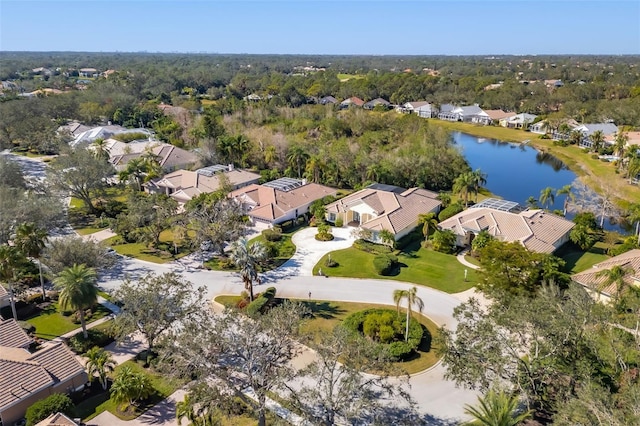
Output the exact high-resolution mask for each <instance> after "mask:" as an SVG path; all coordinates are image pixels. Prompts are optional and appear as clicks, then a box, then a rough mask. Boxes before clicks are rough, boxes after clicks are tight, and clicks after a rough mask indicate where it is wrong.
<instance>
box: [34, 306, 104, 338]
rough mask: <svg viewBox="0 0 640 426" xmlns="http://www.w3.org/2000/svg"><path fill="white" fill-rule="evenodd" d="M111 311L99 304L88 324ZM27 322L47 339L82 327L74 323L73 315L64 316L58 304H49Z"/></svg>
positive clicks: (39, 335) (40, 335)
mask: <svg viewBox="0 0 640 426" xmlns="http://www.w3.org/2000/svg"><path fill="white" fill-rule="evenodd" d="M110 313H111V311H110V310H108V309H107V308H105V307H104V306H102V305H98V306H97V307H96V308H95V310H94V312H93V314H92V315H91V318H90V319H89V320H87V324H89V323H91V322H93V321H96V320H98V319H100V318H103V317H105V316H107V315H109V314H110ZM27 322H28V323H29V324H31V325H33V326H34V327H35V328H36V332H35V335H36V336H37V337H40V338H41V339H45V340H52V339H55V338H56V337H58V336H60V335H62V334H65V333H68V332H70V331H72V330H75V329H77V328H80V324H74V323H73V321H71V316H64V315H62V314H61V313H60V311H59V310H58V304H57V303H54V304H51V305H49V307H47V308H46V309H45V310H44V311H42V312H41V313H40V315H38V316H36V317H33V318H29V319H28V320H27Z"/></svg>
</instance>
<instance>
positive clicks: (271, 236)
mask: <svg viewBox="0 0 640 426" xmlns="http://www.w3.org/2000/svg"><path fill="white" fill-rule="evenodd" d="M262 236H263V237H264V239H265V240H267V241H269V242H275V241H280V240H281V239H282V230H281V229H280V228H274V229H265V230H264V231H262Z"/></svg>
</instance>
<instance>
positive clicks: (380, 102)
mask: <svg viewBox="0 0 640 426" xmlns="http://www.w3.org/2000/svg"><path fill="white" fill-rule="evenodd" d="M377 106H380V107H383V108H389V107H391V103H389V101H387V100H386V99H382V98H375V99H373V100H371V101H369V102H367V103H365V104H364V105H362V108H364V109H369V110H371V109H374V108H375V107H377Z"/></svg>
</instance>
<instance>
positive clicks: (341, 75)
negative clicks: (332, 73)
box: [338, 73, 365, 82]
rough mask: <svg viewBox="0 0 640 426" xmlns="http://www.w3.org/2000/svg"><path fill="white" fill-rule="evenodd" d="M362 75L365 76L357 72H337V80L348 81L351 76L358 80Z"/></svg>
mask: <svg viewBox="0 0 640 426" xmlns="http://www.w3.org/2000/svg"><path fill="white" fill-rule="evenodd" d="M364 77H365V76H364V75H358V74H344V73H339V74H338V80H340V81H341V82H345V81H349V80H351V79H352V78H354V79H356V80H359V79H361V78H364Z"/></svg>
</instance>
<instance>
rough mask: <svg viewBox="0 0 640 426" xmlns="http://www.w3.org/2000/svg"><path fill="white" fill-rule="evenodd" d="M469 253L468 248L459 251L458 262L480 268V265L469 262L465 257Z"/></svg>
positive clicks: (472, 267)
mask: <svg viewBox="0 0 640 426" xmlns="http://www.w3.org/2000/svg"><path fill="white" fill-rule="evenodd" d="M467 253H468V251H467V250H462V251H461V252H460V253H458V255H457V256H456V258H457V259H458V262H460V263H462V264H463V265H464V266H466V267H467V268H471V269H480V267H479V266H478V265H474V264H473V263H471V262H469V261H468V260H467V259H465V258H464V257H465V256H466V255H467Z"/></svg>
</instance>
